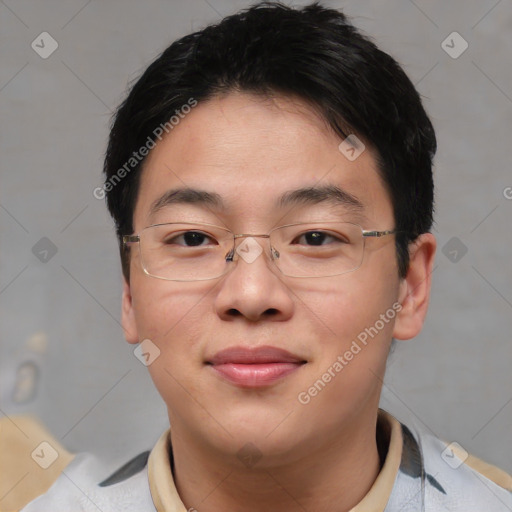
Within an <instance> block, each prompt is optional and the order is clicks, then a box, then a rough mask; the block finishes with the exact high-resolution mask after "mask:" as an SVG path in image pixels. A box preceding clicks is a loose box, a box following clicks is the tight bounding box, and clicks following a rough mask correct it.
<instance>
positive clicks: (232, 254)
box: [224, 246, 281, 262]
mask: <svg viewBox="0 0 512 512" xmlns="http://www.w3.org/2000/svg"><path fill="white" fill-rule="evenodd" d="M270 254H271V256H272V259H273V260H278V259H279V257H280V256H281V255H280V253H279V251H278V250H277V249H275V248H274V247H272V246H270ZM234 258H235V248H234V247H233V248H232V249H231V250H230V251H229V252H227V253H226V255H225V256H224V259H225V260H226V262H233V260H234Z"/></svg>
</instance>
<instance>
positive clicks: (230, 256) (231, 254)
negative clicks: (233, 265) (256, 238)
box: [224, 247, 235, 262]
mask: <svg viewBox="0 0 512 512" xmlns="http://www.w3.org/2000/svg"><path fill="white" fill-rule="evenodd" d="M234 257H235V248H234V247H233V249H231V250H230V251H229V252H228V253H227V254H226V256H224V259H225V260H226V261H231V262H232V261H233V259H234Z"/></svg>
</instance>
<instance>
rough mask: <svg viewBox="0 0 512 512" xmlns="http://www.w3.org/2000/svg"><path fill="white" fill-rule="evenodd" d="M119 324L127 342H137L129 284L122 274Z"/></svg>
mask: <svg viewBox="0 0 512 512" xmlns="http://www.w3.org/2000/svg"><path fill="white" fill-rule="evenodd" d="M121 325H122V327H123V330H124V337H125V338H126V341H127V342H128V343H132V344H135V343H139V336H138V334H137V323H136V321H135V312H134V309H133V299H132V294H131V289H130V284H129V283H128V281H127V280H126V277H124V276H123V298H122V305H121Z"/></svg>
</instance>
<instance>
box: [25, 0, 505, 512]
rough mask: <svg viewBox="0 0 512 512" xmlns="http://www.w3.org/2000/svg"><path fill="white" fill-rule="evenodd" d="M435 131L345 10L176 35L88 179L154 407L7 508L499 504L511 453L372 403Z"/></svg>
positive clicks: (401, 335)
mask: <svg viewBox="0 0 512 512" xmlns="http://www.w3.org/2000/svg"><path fill="white" fill-rule="evenodd" d="M435 149H436V140H435V134H434V130H433V127H432V125H431V123H430V121H429V119H428V117H427V115H426V113H425V111H424V109H423V107H422V105H421V101H420V98H419V95H418V93H417V92H416V90H415V89H414V87H413V85H412V84H411V82H410V80H409V79H408V78H407V76H406V75H405V74H404V72H403V71H402V69H401V68H400V67H399V65H398V64H397V63H396V62H395V61H394V60H393V59H392V58H391V57H390V56H388V55H387V54H385V53H383V52H382V51H380V50H378V49H377V48H376V47H375V45H374V44H373V43H371V42H370V41H369V40H368V39H366V38H364V37H363V36H362V35H360V34H359V33H358V32H357V30H356V29H355V28H354V27H353V26H352V25H351V24H350V23H349V22H348V20H347V19H346V18H345V16H344V15H343V14H342V13H340V12H338V11H335V10H331V9H326V8H323V7H321V6H319V5H318V4H312V5H310V6H308V7H304V8H300V9H292V8H289V7H285V6H283V5H280V4H273V3H270V4H267V3H263V4H259V5H256V6H255V7H253V8H251V9H249V10H247V11H244V12H242V13H240V14H237V15H235V16H231V17H228V18H226V19H224V20H222V21H221V22H220V23H219V24H218V25H213V26H209V27H207V28H205V29H204V30H202V31H200V32H196V33H194V34H191V35H188V36H186V37H184V38H182V39H180V40H178V41H176V42H175V43H173V44H172V45H171V46H170V47H169V48H168V49H167V50H166V51H165V52H164V53H163V54H162V55H161V56H160V57H159V58H158V59H157V60H156V61H155V62H154V63H153V64H151V65H150V66H149V68H148V69H147V70H146V71H145V73H144V74H143V75H142V77H141V78H140V79H139V80H138V82H137V83H136V84H135V85H134V87H133V88H132V90H131V92H130V94H129V96H128V98H127V99H126V100H125V101H124V103H123V104H122V105H121V106H120V108H119V109H118V111H117V113H116V117H115V120H114V123H113V126H112V130H111V134H110V140H109V145H108V150H107V154H106V159H105V167H104V171H105V177H106V179H105V185H104V187H103V188H102V189H99V190H97V191H96V194H97V195H99V196H101V195H102V194H105V195H106V198H107V204H108V207H109V210H110V212H111V214H112V216H113V218H114V221H115V224H116V229H117V235H118V239H119V244H120V251H121V261H122V268H123V275H124V292H123V300H122V325H123V329H124V333H125V337H126V339H127V341H128V342H129V343H132V344H138V343H140V345H141V346H140V354H141V357H143V358H144V360H145V363H146V364H147V366H148V370H149V372H150V375H151V378H152V379H153V381H154V383H155V386H156V387H157V389H158V391H159V392H160V394H161V396H162V398H163V399H164V401H165V403H166V405H167V409H168V416H169V422H170V429H169V430H168V431H167V432H164V433H163V434H162V437H161V438H160V440H159V441H158V443H157V444H156V445H155V446H154V447H153V449H152V450H151V453H149V452H145V453H143V454H140V455H139V456H137V457H135V458H134V459H132V460H131V461H130V462H129V463H127V465H126V466H124V467H122V468H120V469H119V471H117V472H116V473H114V474H113V475H106V474H104V472H102V468H101V465H100V464H99V463H98V461H97V459H96V458H95V457H93V456H91V455H89V454H79V455H77V456H76V457H75V458H74V460H73V461H72V462H71V463H70V464H69V465H68V466H67V467H66V469H65V470H63V474H62V475H61V476H60V477H59V478H58V479H57V481H56V482H55V483H54V484H53V486H52V487H51V488H50V490H49V491H48V492H47V493H45V494H44V495H42V496H40V497H38V498H36V499H35V500H34V501H32V502H31V503H30V504H28V505H27V506H26V507H25V508H23V510H24V511H27V512H35V511H38V512H39V511H48V510H52V511H55V512H57V511H61V510H62V511H64V510H66V511H67V510H97V509H100V510H103V511H107V510H137V511H145V510H158V511H170V510H173V511H178V510H179V511H184V510H197V511H199V512H212V511H220V510H230V511H235V510H244V511H260V510H287V511H292V512H293V511H299V510H300V511H303V510H308V511H322V512H324V511H325V512H331V511H332V512H334V511H365V512H366V511H370V510H371V511H377V510H378V511H384V510H385V511H388V512H389V511H399V510H400V511H409V510H410V511H421V510H464V511H467V510H475V511H476V510H484V509H485V510H492V511H505V510H512V494H511V493H510V488H511V482H510V477H508V475H506V474H504V473H503V472H501V471H500V470H498V469H497V468H493V467H491V466H488V465H486V464H485V463H482V462H481V461H478V460H477V459H474V458H472V457H470V458H467V459H466V458H465V457H463V456H462V454H460V453H458V452H457V450H456V449H454V448H453V447H447V444H446V443H443V442H442V441H440V440H438V439H436V438H434V437H432V436H431V435H429V434H428V433H427V432H422V431H419V430H414V431H411V430H410V429H409V428H408V427H407V426H405V425H401V424H400V423H399V422H398V421H397V420H395V419H394V418H393V417H391V416H390V415H389V414H387V413H386V412H384V411H379V409H378V404H379V398H380V392H381V388H382V382H383V378H384V372H385V366H386V359H387V356H388V353H389V350H390V346H391V343H392V340H393V339H397V340H405V339H410V338H413V337H414V336H416V335H417V334H418V333H419V332H420V330H421V328H422V325H423V321H424V318H425V315H426V312H427V306H428V299H429V293H430V282H431V278H430V276H431V272H432V266H433V260H434V254H435V249H436V241H435V238H434V236H433V235H432V234H431V233H430V232H429V230H430V228H431V224H432V210H433V183H432V169H431V166H432V158H433V156H434V153H435ZM446 450H449V452H448V457H449V458H452V459H453V460H454V461H456V462H457V463H453V464H451V465H449V464H447V462H446V461H445V459H444V458H443V456H442V454H443V452H445V451H446ZM463 459H465V460H463ZM507 488H508V490H507ZM484 507H485V508H484Z"/></svg>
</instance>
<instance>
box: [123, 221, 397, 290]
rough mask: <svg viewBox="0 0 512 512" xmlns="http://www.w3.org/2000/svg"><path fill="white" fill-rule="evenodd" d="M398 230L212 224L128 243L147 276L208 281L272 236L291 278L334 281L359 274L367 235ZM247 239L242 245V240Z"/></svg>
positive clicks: (152, 232)
mask: <svg viewBox="0 0 512 512" xmlns="http://www.w3.org/2000/svg"><path fill="white" fill-rule="evenodd" d="M394 233H395V230H387V231H368V230H364V229H363V228H362V227H361V226H359V225H357V224H352V223H349V222H323V221H320V222H316V221H315V222H307V223H295V224H287V225H285V226H279V227H277V228H274V229H272V230H271V231H270V232H269V233H268V234H266V235H253V234H238V235H237V234H234V233H233V232H232V231H230V230H228V229H226V228H223V227H220V226H215V225H213V224H196V223H192V222H172V223H166V224H154V225H152V226H148V227H146V228H144V229H143V230H142V231H141V232H140V233H139V234H137V235H125V236H123V244H124V245H125V247H126V246H129V245H131V244H134V243H138V244H139V252H140V258H141V263H142V268H143V270H144V272H145V273H146V274H147V275H149V276H152V277H156V278H158V279H165V280H168V281H204V280H209V279H216V278H218V277H221V276H223V275H224V274H226V273H227V272H228V271H229V270H230V268H231V267H232V265H230V263H232V262H233V261H235V260H236V259H238V257H241V258H242V259H244V260H245V261H246V262H247V263H251V262H252V261H254V260H255V259H256V258H257V257H259V256H260V255H261V254H262V253H263V252H264V251H263V248H262V246H261V245H260V244H259V243H258V242H257V241H256V238H268V239H269V242H270V252H269V257H270V260H271V261H273V263H274V264H275V265H276V266H277V268H278V269H279V271H280V272H281V273H282V274H283V275H285V276H288V277H309V278H311V277H330V276H337V275H341V274H346V273H348V272H353V271H354V270H357V269H358V268H359V267H360V266H361V264H362V262H363V255H364V247H365V240H366V238H368V237H382V236H386V235H391V234H394ZM241 238H244V239H245V240H244V241H243V242H242V243H240V244H238V247H237V240H238V239H241Z"/></svg>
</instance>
